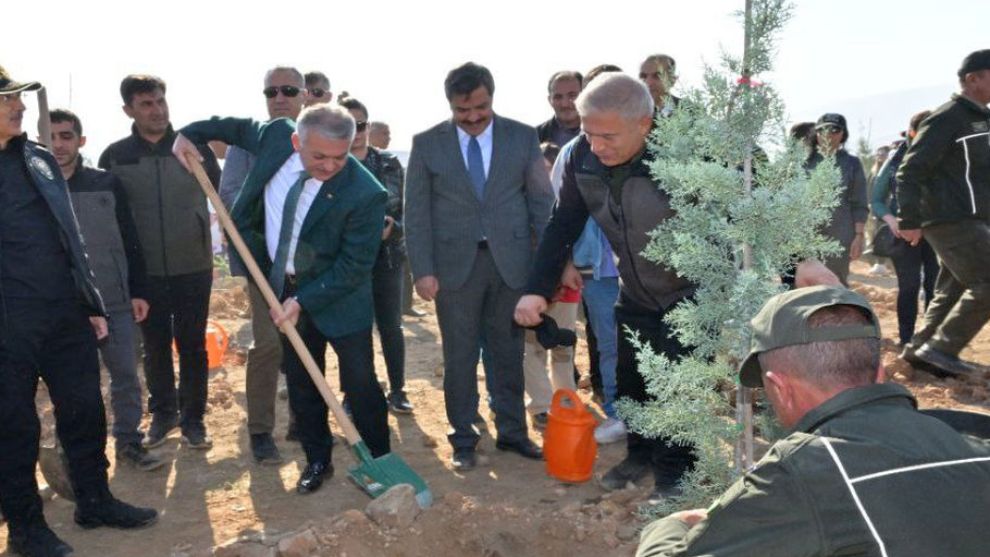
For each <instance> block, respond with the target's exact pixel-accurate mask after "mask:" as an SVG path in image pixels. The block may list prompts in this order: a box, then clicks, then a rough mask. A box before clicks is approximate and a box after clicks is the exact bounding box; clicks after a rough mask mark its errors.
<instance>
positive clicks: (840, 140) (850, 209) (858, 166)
mask: <svg viewBox="0 0 990 557" xmlns="http://www.w3.org/2000/svg"><path fill="white" fill-rule="evenodd" d="M815 134H816V135H815V139H814V144H815V148H813V149H812V150H811V155H810V157H809V159H808V162H807V166H808V168H809V169H812V168H815V167H816V166H818V165H819V164H820V163H821V162H822V161H824V160H825V157H827V156H830V155H831V156H834V157H835V164H836V165H837V166H838V167H839V172H840V173H841V174H842V181H841V182H840V184H839V188H840V193H839V204H838V205H837V206H836V207H835V209H833V211H832V218H831V220H830V221H829V225H828V226H827V227H826V228H825V229H824V230H823V231H822V233H823V234H824V235H825V236H827V237H829V238H832V239H834V240H835V241H837V242H838V243H839V246H840V247H841V248H842V252H841V253H839V254H838V255H835V256H832V257H829V258H827V259H826V260H825V261H824V263H825V266H826V267H828V268H829V270H830V271H832V272H833V273H835V275H836V276H837V277H839V280H841V281H842V284H846V281H847V280H848V277H849V262H850V261H855V260H856V259H859V256H860V255H862V254H863V229H864V227H865V226H866V217H867V215H869V205H868V204H867V201H866V173H865V172H863V163H861V162H860V160H859V158H858V157H856V156H854V155H851V154H850V153H849V152H848V151H846V149H845V144H846V140H848V139H849V129H848V128H847V127H846V118H845V117H844V116H842V115H841V114H835V113H829V114H823V115H822V117H821V118H819V119H818V122H816V123H815Z"/></svg>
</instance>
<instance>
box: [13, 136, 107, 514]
mask: <svg viewBox="0 0 990 557" xmlns="http://www.w3.org/2000/svg"><path fill="white" fill-rule="evenodd" d="M103 314H105V311H104V309H103V302H102V300H101V299H100V295H99V292H98V291H97V290H96V287H95V286H94V285H93V282H92V273H91V272H90V269H89V265H88V263H87V261H86V255H85V252H84V250H83V245H82V239H81V237H80V235H79V231H78V228H77V225H76V220H75V216H74V215H73V212H72V206H71V204H70V203H69V193H68V187H67V186H66V183H65V181H64V180H63V178H62V174H61V173H60V171H59V167H58V164H57V163H56V162H55V159H54V158H53V157H52V156H51V154H50V153H48V151H46V150H45V149H44V148H42V147H41V146H39V145H37V144H35V143H32V142H30V141H27V139H26V136H23V135H22V136H21V137H18V138H14V139H12V140H11V141H10V142H9V143H8V145H7V147H6V148H5V149H2V150H0V507H2V509H3V514H4V515H5V516H6V517H7V520H8V521H9V522H10V526H11V528H12V529H13V528H15V527H19V526H23V525H27V524H31V523H36V522H38V521H43V520H44V519H43V516H42V514H41V499H40V498H39V496H38V486H37V483H36V481H35V474H34V470H35V463H36V462H37V459H38V440H39V435H40V424H39V421H38V415H37V411H36V408H35V404H34V400H35V392H36V390H37V386H38V378H39V377H40V378H42V379H44V381H45V384H46V385H47V386H48V391H49V394H50V396H51V399H52V402H53V404H54V407H55V418H56V427H57V430H58V436H59V439H60V440H61V442H62V446H63V447H64V449H65V452H66V454H67V456H68V458H69V464H70V467H69V473H70V478H71V480H72V483H73V487H74V489H75V493H76V498H77V500H78V501H80V502H81V503H85V502H87V501H94V500H99V499H102V498H105V497H106V496H107V494H108V493H109V492H108V489H107V466H108V462H107V460H106V457H105V456H104V447H105V444H106V416H105V413H104V408H103V398H102V395H101V393H100V375H99V372H100V369H99V360H98V357H97V348H96V337H95V335H94V334H93V330H92V328H91V326H90V323H89V320H88V317H89V316H94V315H103Z"/></svg>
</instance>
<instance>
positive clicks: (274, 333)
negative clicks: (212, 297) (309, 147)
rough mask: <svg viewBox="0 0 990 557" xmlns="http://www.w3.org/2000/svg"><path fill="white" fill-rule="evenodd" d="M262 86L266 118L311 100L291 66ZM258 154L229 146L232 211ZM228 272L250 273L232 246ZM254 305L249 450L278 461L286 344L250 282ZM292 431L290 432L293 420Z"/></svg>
mask: <svg viewBox="0 0 990 557" xmlns="http://www.w3.org/2000/svg"><path fill="white" fill-rule="evenodd" d="M264 85H265V86H264V88H263V89H262V90H261V92H262V95H264V97H265V104H266V105H267V107H268V118H269V120H274V119H276V118H288V119H289V120H293V121H295V120H296V119H297V118H298V117H299V112H300V111H301V110H302V108H303V104H304V103H305V102H306V99H307V98H308V92H307V89H306V87H305V86H304V80H303V74H302V73H301V72H300V71H299V70H297V69H296V68H293V67H291V66H276V67H274V68H272V69H270V70H268V71H267V72H266V73H265V81H264ZM254 161H255V158H254V155H252V154H251V153H249V152H247V151H245V150H244V149H241V148H240V147H238V146H236V145H231V146H230V147H229V148H228V149H227V157H226V160H225V162H224V166H223V174H221V175H220V198H221V199H222V200H223V204H224V206H226V207H227V209H228V210H229V209H230V208H232V207H233V206H234V200H235V199H237V195H238V194H239V193H240V192H241V188H242V186H243V185H244V180H245V178H247V176H248V174H249V173H250V172H251V169H252V168H253V167H254ZM229 257H230V274H231V275H233V276H238V277H246V276H247V269H245V268H244V264H243V263H241V261H240V259H239V258H238V257H237V253H236V252H234V251H233V250H231V251H230V253H229ZM248 294H249V298H248V299H249V301H250V305H251V331H252V333H253V334H254V342H253V343H252V345H251V348H250V349H249V350H248V357H247V371H246V372H245V374H246V386H245V397H246V398H247V417H248V434H249V435H250V440H251V454H252V456H253V457H254V461H255V462H257V463H258V464H264V465H276V464H279V463H281V462H282V456H281V454H279V451H278V447H277V446H276V445H275V440H274V438H273V437H272V431H274V429H275V394H276V392H277V390H278V374H279V368H281V367H282V342H281V341H280V340H279V336H278V329H276V328H275V324H274V323H272V320H271V318H269V316H268V304H266V303H265V298H264V297H263V296H262V295H261V291H260V290H258V287H257V286H255V284H254V283H253V282H251V281H248ZM289 421H290V426H289V432H290V437H291V436H292V435H291V434H292V431H293V429H294V428H293V427H292V423H293V420H292V419H290V420H289Z"/></svg>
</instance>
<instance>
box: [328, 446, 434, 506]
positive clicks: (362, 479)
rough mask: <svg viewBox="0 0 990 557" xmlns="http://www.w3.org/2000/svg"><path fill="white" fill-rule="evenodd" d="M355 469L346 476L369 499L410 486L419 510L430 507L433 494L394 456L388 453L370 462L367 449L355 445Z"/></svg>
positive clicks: (410, 469) (397, 456)
mask: <svg viewBox="0 0 990 557" xmlns="http://www.w3.org/2000/svg"><path fill="white" fill-rule="evenodd" d="M354 452H355V453H356V454H357V458H358V465H357V466H354V467H353V468H351V469H350V470H349V471H348V474H347V476H348V477H349V478H350V479H351V481H353V482H354V483H355V484H357V486H358V487H360V488H361V489H362V490H364V491H365V492H366V493H367V494H368V495H370V496H371V498H372V499H374V498H377V497H378V496H380V495H381V494H383V493H385V492H386V491H388V490H389V488H391V487H394V486H397V485H399V484H409V485H411V486H413V489H415V490H416V502H417V503H419V506H420V508H424V509H425V508H426V507H429V506H430V505H431V504H432V503H433V494H432V493H431V492H430V488H429V487H428V486H427V485H426V481H424V480H423V478H421V477H419V475H418V474H417V473H416V472H414V471H413V469H412V468H410V467H409V465H408V464H406V462H405V461H404V460H402V458H401V457H400V456H399V455H397V454H395V453H388V454H386V455H382V456H380V457H378V458H372V457H371V453H370V452H369V451H368V448H367V446H365V444H364V443H363V442H362V443H358V444H357V445H355V446H354Z"/></svg>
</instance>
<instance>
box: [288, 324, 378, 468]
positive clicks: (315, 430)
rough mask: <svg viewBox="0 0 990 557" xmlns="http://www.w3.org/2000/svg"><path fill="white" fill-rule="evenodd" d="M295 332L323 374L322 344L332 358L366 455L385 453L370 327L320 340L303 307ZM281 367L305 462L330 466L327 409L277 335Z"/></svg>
mask: <svg viewBox="0 0 990 557" xmlns="http://www.w3.org/2000/svg"><path fill="white" fill-rule="evenodd" d="M296 330H298V331H299V335H300V336H301V337H302V339H303V342H304V343H305V344H306V348H307V349H308V350H309V353H310V354H311V355H312V356H313V359H314V360H316V364H317V366H318V367H319V368H320V372H321V373H322V374H324V375H325V374H326V352H327V343H330V346H331V347H333V351H334V352H335V353H336V354H337V362H338V370H339V373H340V390H341V391H343V393H344V396H346V397H347V400H348V401H350V406H351V415H352V417H353V420H354V427H356V428H357V430H358V433H360V434H361V439H362V440H363V441H364V442H365V444H366V445H367V446H368V449H369V450H370V451H371V454H372V456H374V457H379V456H382V455H384V454H387V453H388V452H390V450H391V448H390V444H389V431H388V411H387V409H386V407H385V395H384V394H382V389H381V386H379V384H378V379H377V378H376V377H375V354H374V349H373V348H372V345H371V329H370V328H368V329H365V330H363V331H358V332H356V333H352V334H349V335H345V336H342V337H326V336H324V334H323V333H322V332H320V330H319V329H317V327H316V325H315V324H314V323H313V320H312V319H311V318H310V316H309V313H308V312H307V311H306V309H305V308H303V310H302V312H300V314H299V321H298V323H297V324H296ZM282 354H283V364H282V365H283V367H284V368H285V382H286V387H287V388H288V391H289V405H290V406H291V407H292V411H293V413H294V414H295V416H296V429H297V431H298V433H299V441H300V443H301V444H302V447H303V451H304V452H305V453H306V460H307V461H308V462H309V463H310V464H312V463H316V462H325V463H329V462H330V456H331V450H332V449H333V441H332V438H331V437H330V425H329V423H328V422H327V417H328V407H327V403H326V401H325V400H323V396H322V395H320V392H319V391H318V390H317V388H316V385H315V384H314V383H313V379H312V378H311V377H310V376H309V373H308V372H307V371H306V368H305V367H304V366H303V363H302V361H301V360H300V359H299V356H298V355H297V354H296V351H295V349H294V348H293V347H292V345H291V344H290V343H289V339H288V338H287V337H286V336H284V335H283V336H282Z"/></svg>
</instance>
